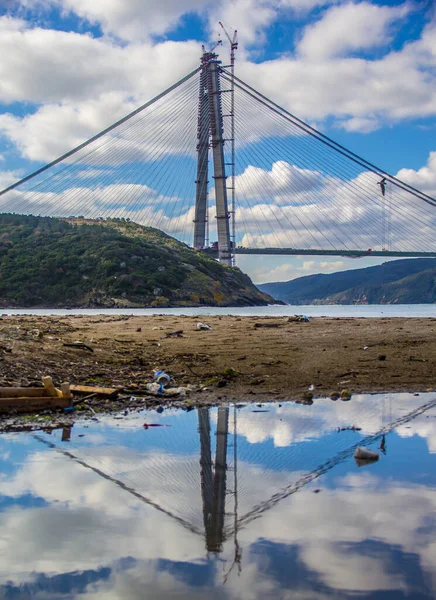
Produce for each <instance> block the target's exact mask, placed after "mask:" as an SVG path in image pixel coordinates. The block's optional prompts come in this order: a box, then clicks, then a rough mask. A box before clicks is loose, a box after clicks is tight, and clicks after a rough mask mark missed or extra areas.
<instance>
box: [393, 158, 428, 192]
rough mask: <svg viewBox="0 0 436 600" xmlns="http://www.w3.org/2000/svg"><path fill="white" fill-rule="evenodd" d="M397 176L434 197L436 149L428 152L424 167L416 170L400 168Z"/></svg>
mask: <svg viewBox="0 0 436 600" xmlns="http://www.w3.org/2000/svg"><path fill="white" fill-rule="evenodd" d="M397 177H398V178H399V179H401V180H402V181H405V182H406V183H408V184H409V185H412V186H413V187H416V188H418V189H420V190H422V191H423V192H426V193H427V194H429V195H430V196H432V197H433V198H436V151H435V152H430V155H429V157H428V161H427V164H426V165H425V167H422V168H421V169H418V170H417V171H415V170H413V169H400V171H398V173H397Z"/></svg>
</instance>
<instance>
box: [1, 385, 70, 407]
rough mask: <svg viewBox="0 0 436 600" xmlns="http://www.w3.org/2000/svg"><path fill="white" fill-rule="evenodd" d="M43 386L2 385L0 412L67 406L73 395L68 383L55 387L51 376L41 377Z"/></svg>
mask: <svg viewBox="0 0 436 600" xmlns="http://www.w3.org/2000/svg"><path fill="white" fill-rule="evenodd" d="M42 384H43V387H3V388H0V413H8V412H11V411H17V412H35V411H38V410H41V409H45V408H63V409H65V408H68V407H71V405H72V399H73V395H72V393H71V390H70V385H69V383H62V385H61V389H57V388H55V386H54V385H53V380H52V378H51V377H49V376H46V377H43V378H42Z"/></svg>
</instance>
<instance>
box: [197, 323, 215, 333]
mask: <svg viewBox="0 0 436 600" xmlns="http://www.w3.org/2000/svg"><path fill="white" fill-rule="evenodd" d="M197 329H199V330H204V331H211V329H212V327H211V326H210V325H206V323H197Z"/></svg>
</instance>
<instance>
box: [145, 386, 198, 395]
mask: <svg viewBox="0 0 436 600" xmlns="http://www.w3.org/2000/svg"><path fill="white" fill-rule="evenodd" d="M145 389H146V390H147V392H148V393H149V394H152V395H153V396H185V394H186V392H187V391H188V388H184V387H173V388H164V387H162V386H161V385H160V384H159V383H147V384H146V385H145Z"/></svg>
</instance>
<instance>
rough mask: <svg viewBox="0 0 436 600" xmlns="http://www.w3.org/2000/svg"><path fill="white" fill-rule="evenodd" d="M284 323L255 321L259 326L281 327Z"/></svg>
mask: <svg viewBox="0 0 436 600" xmlns="http://www.w3.org/2000/svg"><path fill="white" fill-rule="evenodd" d="M282 325H283V323H255V324H254V326H255V327H256V328H258V327H271V328H272V327H281V326H282Z"/></svg>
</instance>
